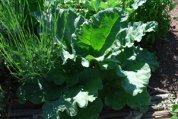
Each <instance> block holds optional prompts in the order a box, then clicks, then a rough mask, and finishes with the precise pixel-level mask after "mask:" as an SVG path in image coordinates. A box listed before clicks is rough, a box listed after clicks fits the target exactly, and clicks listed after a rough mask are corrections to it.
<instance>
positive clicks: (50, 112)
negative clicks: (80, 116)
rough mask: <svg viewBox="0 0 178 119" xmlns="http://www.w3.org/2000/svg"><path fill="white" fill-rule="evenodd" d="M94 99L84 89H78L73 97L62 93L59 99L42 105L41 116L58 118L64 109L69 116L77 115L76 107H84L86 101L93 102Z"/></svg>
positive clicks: (86, 104) (50, 118) (47, 118)
mask: <svg viewBox="0 0 178 119" xmlns="http://www.w3.org/2000/svg"><path fill="white" fill-rule="evenodd" d="M95 99H96V97H94V96H93V95H89V93H88V92H86V91H81V90H80V91H79V92H78V93H77V94H76V95H75V96H74V97H72V95H71V97H70V95H67V97H66V96H65V95H63V96H62V97H61V98H60V99H59V100H56V101H50V102H46V103H45V104H44V105H43V118H44V119H60V118H61V116H60V115H61V114H60V113H61V112H64V111H66V112H67V113H68V114H69V116H71V117H73V116H76V115H77V112H78V109H77V105H78V106H79V107H80V108H86V107H87V106H88V102H93V101H94V100H95Z"/></svg>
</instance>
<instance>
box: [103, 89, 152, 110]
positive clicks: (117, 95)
mask: <svg viewBox="0 0 178 119" xmlns="http://www.w3.org/2000/svg"><path fill="white" fill-rule="evenodd" d="M110 91H111V92H108V93H107V94H106V97H105V104H106V105H107V106H109V107H112V109H114V110H120V109H122V108H123V107H125V106H126V105H127V106H129V107H130V108H132V109H135V110H138V111H140V112H146V111H147V109H148V106H149V104H150V96H149V94H148V93H147V91H146V90H144V91H143V92H142V93H140V94H138V95H136V96H132V95H130V94H128V93H127V92H125V91H122V90H114V91H113V90H110Z"/></svg>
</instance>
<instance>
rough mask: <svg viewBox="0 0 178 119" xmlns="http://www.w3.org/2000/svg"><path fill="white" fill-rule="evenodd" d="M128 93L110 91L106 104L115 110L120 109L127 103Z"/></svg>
mask: <svg viewBox="0 0 178 119" xmlns="http://www.w3.org/2000/svg"><path fill="white" fill-rule="evenodd" d="M125 95H126V93H124V92H122V91H113V92H112V93H111V92H108V93H107V94H106V97H105V104H106V105H107V106H109V107H112V109H114V110H120V109H122V108H123V107H124V106H125V105H126V98H125Z"/></svg>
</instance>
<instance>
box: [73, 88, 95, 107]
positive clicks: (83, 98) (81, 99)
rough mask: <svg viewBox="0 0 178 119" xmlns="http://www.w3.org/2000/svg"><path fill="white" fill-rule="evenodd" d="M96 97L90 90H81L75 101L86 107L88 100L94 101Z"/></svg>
mask: <svg viewBox="0 0 178 119" xmlns="http://www.w3.org/2000/svg"><path fill="white" fill-rule="evenodd" d="M95 99H96V97H94V96H93V95H89V93H88V92H83V91H80V92H79V93H78V94H77V95H76V96H75V97H74V98H73V100H74V103H77V104H78V106H79V107H80V108H85V107H86V106H87V105H88V102H93V101H94V100H95Z"/></svg>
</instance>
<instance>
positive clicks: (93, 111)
mask: <svg viewBox="0 0 178 119" xmlns="http://www.w3.org/2000/svg"><path fill="white" fill-rule="evenodd" d="M102 108H103V104H102V100H101V99H98V98H97V99H96V100H95V101H94V102H92V103H89V105H88V106H87V107H86V108H84V109H80V110H79V112H78V114H77V116H76V117H74V119H98V118H99V115H100V112H101V111H102Z"/></svg>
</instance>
